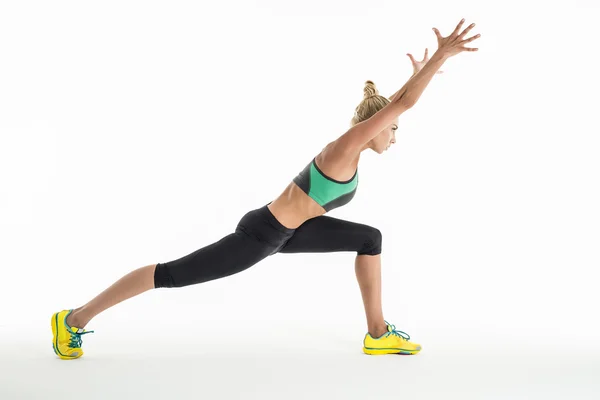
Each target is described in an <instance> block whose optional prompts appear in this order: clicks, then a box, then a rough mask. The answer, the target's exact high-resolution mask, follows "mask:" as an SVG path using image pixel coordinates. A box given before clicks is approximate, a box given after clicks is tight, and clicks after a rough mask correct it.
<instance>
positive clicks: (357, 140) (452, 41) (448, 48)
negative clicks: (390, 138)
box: [339, 19, 480, 152]
mask: <svg viewBox="0 0 600 400" xmlns="http://www.w3.org/2000/svg"><path fill="white" fill-rule="evenodd" d="M464 22H465V20H464V19H462V20H461V21H460V22H459V24H458V25H457V26H456V28H455V29H454V32H452V34H451V35H450V36H447V37H442V36H441V35H440V32H439V31H438V30H437V29H436V28H433V31H434V32H435V34H436V36H437V40H438V49H437V51H436V52H435V53H434V55H433V56H432V57H431V60H429V62H428V63H427V64H425V66H424V67H423V68H422V69H421V70H420V71H418V72H417V73H416V74H414V75H413V76H412V77H411V78H410V79H409V80H408V81H407V82H406V83H405V84H404V86H402V87H401V88H400V90H398V92H396V93H395V94H394V96H393V100H391V102H390V103H389V104H388V105H386V106H385V107H383V108H382V109H381V110H379V111H378V112H377V113H376V114H375V115H373V116H372V117H371V118H369V119H368V120H366V121H363V122H361V123H359V124H356V125H354V126H353V127H352V128H350V129H349V130H348V131H347V132H346V133H345V134H344V135H342V137H340V139H339V141H340V142H341V143H342V144H343V148H344V149H347V150H350V151H352V152H356V151H360V149H362V147H363V146H364V145H365V144H366V143H368V142H369V141H370V140H372V139H373V138H374V137H376V136H377V135H379V133H381V131H383V130H384V129H385V128H386V127H387V126H388V125H389V124H391V123H392V121H394V120H395V119H396V118H397V117H399V116H400V115H401V114H402V113H404V112H405V111H406V110H408V109H409V108H411V107H412V106H414V105H415V103H416V102H417V101H418V100H419V98H420V97H421V94H423V91H424V90H425V88H426V87H427V85H428V84H429V82H430V81H431V79H432V78H433V76H434V75H435V74H436V72H437V71H438V69H439V68H440V67H441V66H442V65H443V64H444V62H445V61H446V60H447V59H448V58H450V57H452V56H453V55H456V54H458V53H461V52H463V51H477V50H478V49H476V48H467V47H465V46H464V45H465V44H467V43H469V42H472V41H473V40H475V39H477V38H478V37H480V35H479V34H478V35H475V36H472V37H470V38H469V39H464V40H463V37H464V36H465V35H466V34H467V32H469V31H470V30H471V29H472V28H473V27H474V26H475V24H471V25H469V26H468V27H467V28H466V29H465V30H464V31H463V32H462V33H461V34H460V35H458V32H459V30H460V28H461V27H462V24H463V23H464Z"/></svg>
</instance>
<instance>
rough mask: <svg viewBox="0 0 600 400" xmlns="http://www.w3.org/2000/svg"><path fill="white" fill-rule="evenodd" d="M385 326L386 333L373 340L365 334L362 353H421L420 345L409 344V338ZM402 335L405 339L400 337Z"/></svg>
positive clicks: (393, 328)
mask: <svg viewBox="0 0 600 400" xmlns="http://www.w3.org/2000/svg"><path fill="white" fill-rule="evenodd" d="M385 323H386V325H387V329H388V331H387V333H384V334H383V335H382V336H381V337H378V338H374V337H372V336H371V334H369V333H367V334H366V336H365V339H364V341H363V352H364V353H366V354H370V355H381V354H417V353H418V352H419V351H421V345H419V344H416V343H412V342H409V341H408V340H409V339H410V336H409V335H408V334H407V333H405V332H402V331H397V330H396V327H395V326H394V325H390V324H389V323H388V322H387V321H385ZM402 333H404V334H405V335H406V336H407V337H404V336H402V335H401V334H402Z"/></svg>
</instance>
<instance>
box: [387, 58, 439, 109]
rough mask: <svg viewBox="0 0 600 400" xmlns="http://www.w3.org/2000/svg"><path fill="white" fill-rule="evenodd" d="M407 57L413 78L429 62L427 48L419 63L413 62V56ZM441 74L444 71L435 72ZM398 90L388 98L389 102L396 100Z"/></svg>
mask: <svg viewBox="0 0 600 400" xmlns="http://www.w3.org/2000/svg"><path fill="white" fill-rule="evenodd" d="M407 56H408V58H410V62H411V63H412V67H413V74H412V76H415V75H416V74H417V73H418V72H419V71H420V70H422V69H423V66H425V65H426V64H427V63H428V62H429V49H427V48H426V49H425V55H424V56H423V60H421V61H417V60H415V58H414V57H413V55H412V54H410V53H408V54H407ZM442 73H444V71H441V70H438V71H436V74H442ZM400 90H402V89H400ZM400 90H398V91H397V92H396V93H394V94H393V95H392V96H391V97H390V101H392V100H394V99H395V98H396V96H398V93H400Z"/></svg>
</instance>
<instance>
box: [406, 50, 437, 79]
mask: <svg viewBox="0 0 600 400" xmlns="http://www.w3.org/2000/svg"><path fill="white" fill-rule="evenodd" d="M407 56H408V58H410V61H411V62H412V66H413V75H415V74H416V73H417V72H419V71H420V70H421V69H423V67H424V66H425V64H427V61H429V49H425V55H424V56H423V60H422V61H417V60H415V58H414V57H413V55H412V54H410V53H408V54H407ZM443 73H444V71H437V72H436V74H443Z"/></svg>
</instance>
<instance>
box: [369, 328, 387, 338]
mask: <svg viewBox="0 0 600 400" xmlns="http://www.w3.org/2000/svg"><path fill="white" fill-rule="evenodd" d="M387 331H388V330H387V325H384V326H375V327H373V328H372V329H369V335H371V337H373V338H378V337H381V336H383V335H384V334H385V333H386V332H387Z"/></svg>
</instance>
